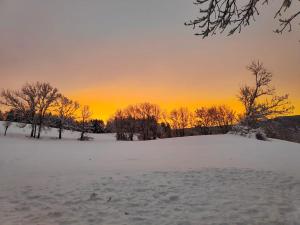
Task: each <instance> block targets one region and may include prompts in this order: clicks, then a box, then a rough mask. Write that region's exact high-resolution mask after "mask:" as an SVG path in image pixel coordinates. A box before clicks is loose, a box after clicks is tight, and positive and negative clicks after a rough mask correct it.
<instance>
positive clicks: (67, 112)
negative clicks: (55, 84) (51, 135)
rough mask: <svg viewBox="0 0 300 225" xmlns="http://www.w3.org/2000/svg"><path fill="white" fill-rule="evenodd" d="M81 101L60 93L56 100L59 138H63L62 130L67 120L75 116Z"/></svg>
mask: <svg viewBox="0 0 300 225" xmlns="http://www.w3.org/2000/svg"><path fill="white" fill-rule="evenodd" d="M79 107H80V106H79V103H78V102H76V101H72V100H70V99H68V98H67V97H65V96H63V95H59V96H58V97H57V99H56V101H55V112H56V113H57V115H58V119H59V124H58V138H59V139H61V138H62V131H63V130H64V129H65V128H66V122H67V121H68V120H70V119H73V118H74V115H75V113H76V111H77V110H78V109H79Z"/></svg>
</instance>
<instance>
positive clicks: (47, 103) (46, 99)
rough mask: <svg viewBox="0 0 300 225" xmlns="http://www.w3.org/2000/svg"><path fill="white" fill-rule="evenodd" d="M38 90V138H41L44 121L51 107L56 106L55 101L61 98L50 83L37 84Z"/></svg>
mask: <svg viewBox="0 0 300 225" xmlns="http://www.w3.org/2000/svg"><path fill="white" fill-rule="evenodd" d="M36 86H37V89H38V103H37V107H38V125H39V130H38V135H37V138H40V136H41V130H42V126H43V121H44V118H45V115H46V113H47V111H48V109H49V108H50V107H52V106H53V105H54V104H55V100H56V99H57V97H58V96H59V93H58V90H57V89H56V88H54V87H52V86H51V85H50V84H49V83H40V82H37V83H36Z"/></svg>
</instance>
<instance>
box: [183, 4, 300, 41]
mask: <svg viewBox="0 0 300 225" xmlns="http://www.w3.org/2000/svg"><path fill="white" fill-rule="evenodd" d="M297 2H298V5H295V4H297ZM268 3H269V0H247V1H238V0H195V2H194V4H195V5H196V6H198V7H199V8H200V9H199V13H200V14H199V16H198V17H197V18H196V19H193V20H190V21H189V22H186V23H185V25H187V26H192V27H193V29H196V28H198V29H199V30H200V32H199V33H196V35H200V36H202V37H203V38H205V37H207V36H208V35H214V34H216V33H217V31H219V32H220V33H223V32H224V31H225V30H226V28H229V32H228V35H232V34H234V33H235V32H241V30H242V28H243V27H246V26H249V25H250V24H251V22H252V21H255V17H256V16H258V15H259V14H260V13H259V6H260V5H267V4H268ZM292 3H293V5H292ZM292 9H296V10H293V11H291V10H292ZM299 15H300V7H299V1H297V0H281V5H280V7H279V9H277V11H276V12H274V18H275V19H278V21H279V28H277V29H276V30H275V32H276V33H280V34H281V33H282V32H283V31H285V30H287V31H291V30H292V22H293V21H294V20H295V18H296V17H298V16H299Z"/></svg>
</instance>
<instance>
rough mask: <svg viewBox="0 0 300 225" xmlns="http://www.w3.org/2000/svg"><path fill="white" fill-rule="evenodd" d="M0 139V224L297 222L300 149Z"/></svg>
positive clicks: (249, 143) (13, 135) (204, 140)
mask: <svg viewBox="0 0 300 225" xmlns="http://www.w3.org/2000/svg"><path fill="white" fill-rule="evenodd" d="M0 129H1V134H0V135H1V136H0V224H4V225H10V224H26V225H27V224H105V225H107V224H116V225H118V224H170V225H171V224H178V225H179V224H181V225H189V224H195V225H196V224H197V225H199V224H205V225H209V224H215V225H217V224H220V225H221V224H294V225H295V224H300V182H299V180H300V144H297V143H291V142H285V141H280V140H275V139H273V140H270V141H266V142H263V141H258V140H254V139H248V138H244V137H239V136H234V135H212V136H195V137H184V138H172V139H163V140H155V141H147V142H142V141H141V142H138V141H136V142H117V141H115V138H114V135H113V134H99V135H92V136H93V137H94V140H93V141H88V142H80V141H78V140H76V139H77V138H78V137H79V134H78V133H76V132H69V131H66V132H65V133H64V139H63V140H57V139H56V137H57V131H56V130H55V129H51V130H48V131H47V133H43V138H42V139H41V140H34V139H30V138H28V137H25V135H28V134H29V128H22V129H20V128H17V127H16V124H14V125H13V126H12V127H10V128H9V130H8V135H7V136H6V137H4V136H3V129H2V127H0Z"/></svg>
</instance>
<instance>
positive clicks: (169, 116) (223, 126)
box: [108, 103, 237, 141]
mask: <svg viewBox="0 0 300 225" xmlns="http://www.w3.org/2000/svg"><path fill="white" fill-rule="evenodd" d="M236 118H237V117H236V113H235V112H234V111H233V110H232V109H230V108H229V107H228V106H225V105H221V106H212V107H202V108H198V109H196V110H195V111H190V110H189V109H188V108H186V107H179V108H177V109H174V110H172V111H171V112H170V113H166V112H164V111H162V110H161V109H160V107H159V106H158V105H156V104H151V103H141V104H136V105H130V106H128V107H126V108H125V109H123V110H118V111H117V112H116V113H115V115H114V117H113V118H111V119H110V120H109V121H108V126H110V127H111V130H113V131H114V132H116V138H117V140H130V141H132V140H134V137H135V136H136V137H137V138H138V139H139V140H154V139H157V138H169V137H180V136H187V135H188V136H189V135H200V134H205V135H206V134H212V133H226V132H228V131H229V130H230V128H231V126H232V125H233V124H234V123H235V122H236Z"/></svg>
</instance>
